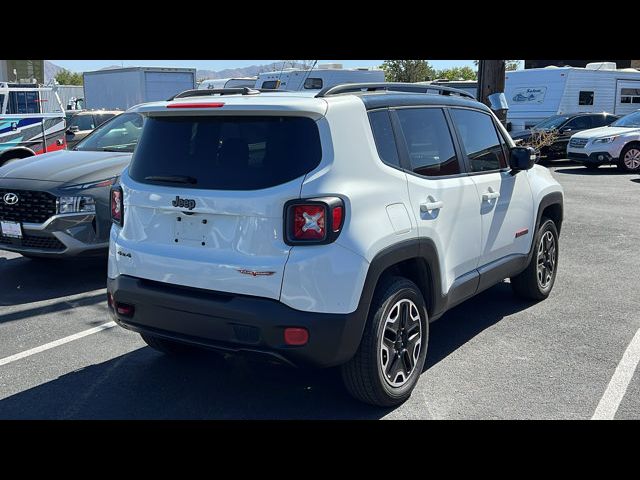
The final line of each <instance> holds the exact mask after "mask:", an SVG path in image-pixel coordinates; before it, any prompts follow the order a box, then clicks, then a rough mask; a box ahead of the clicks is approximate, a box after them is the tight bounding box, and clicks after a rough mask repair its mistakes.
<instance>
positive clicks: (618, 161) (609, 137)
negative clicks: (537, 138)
mask: <svg viewBox="0 0 640 480" xmlns="http://www.w3.org/2000/svg"><path fill="white" fill-rule="evenodd" d="M567 157H568V158H569V159H571V160H575V161H577V162H579V163H582V164H583V165H584V166H585V167H587V168H589V169H596V168H598V167H599V166H600V165H602V164H604V163H607V164H615V165H617V166H618V169H619V170H621V171H623V172H627V173H638V172H640V110H638V111H635V112H633V113H630V114H628V115H625V116H624V117H621V118H619V119H618V120H616V121H615V122H613V123H612V124H610V125H607V126H606V127H598V128H591V129H589V130H583V131H582V132H580V133H576V134H575V135H573V136H572V137H571V139H570V140H569V145H568V146H567Z"/></svg>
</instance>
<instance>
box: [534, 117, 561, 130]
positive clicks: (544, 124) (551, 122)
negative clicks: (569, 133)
mask: <svg viewBox="0 0 640 480" xmlns="http://www.w3.org/2000/svg"><path fill="white" fill-rule="evenodd" d="M568 119H569V117H567V116H566V115H554V116H553V117H549V118H545V119H544V120H543V121H541V122H540V123H538V124H536V125H534V126H533V129H534V130H548V129H552V128H558V127H559V126H560V125H562V124H563V123H564V122H566V121H567V120H568Z"/></svg>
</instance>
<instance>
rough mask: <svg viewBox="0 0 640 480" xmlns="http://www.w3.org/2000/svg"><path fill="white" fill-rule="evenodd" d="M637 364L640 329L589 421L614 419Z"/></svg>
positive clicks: (639, 357) (639, 352)
mask: <svg viewBox="0 0 640 480" xmlns="http://www.w3.org/2000/svg"><path fill="white" fill-rule="evenodd" d="M638 362H640V329H638V331H637V332H636V334H635V335H634V336H633V339H632V340H631V343H630V344H629V346H628V347H627V349H626V350H625V352H624V355H622V360H620V363H619V364H618V366H617V368H616V371H615V372H614V373H613V377H611V380H610V381H609V385H608V386H607V389H606V390H605V392H604V395H602V398H601V399H600V403H598V407H597V408H596V411H595V413H594V414H593V417H591V420H612V419H613V418H614V417H615V415H616V412H617V411H618V407H619V406H620V402H622V399H623V398H624V394H625V393H626V391H627V387H629V383H630V382H631V379H632V378H633V374H634V372H635V370H636V367H637V366H638Z"/></svg>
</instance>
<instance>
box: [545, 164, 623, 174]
mask: <svg viewBox="0 0 640 480" xmlns="http://www.w3.org/2000/svg"><path fill="white" fill-rule="evenodd" d="M554 171H555V172H556V173H568V174H570V175H587V176H589V175H625V173H624V172H621V171H620V170H618V169H617V168H616V167H615V166H614V167H609V166H602V167H600V168H598V169H596V170H589V169H588V168H586V167H583V166H581V165H580V166H576V167H572V168H557V169H556V170H554ZM627 175H628V174H627Z"/></svg>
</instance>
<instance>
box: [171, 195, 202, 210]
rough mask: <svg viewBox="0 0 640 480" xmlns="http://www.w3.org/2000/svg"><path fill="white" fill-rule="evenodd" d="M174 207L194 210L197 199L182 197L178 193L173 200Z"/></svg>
mask: <svg viewBox="0 0 640 480" xmlns="http://www.w3.org/2000/svg"><path fill="white" fill-rule="evenodd" d="M171 205H173V206H174V207H183V208H188V209H189V210H193V209H194V208H195V207H196V201H195V200H192V199H190V198H180V197H179V196H178V195H176V199H175V200H173V201H172V202H171Z"/></svg>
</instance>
